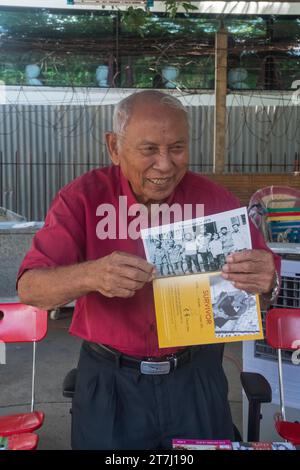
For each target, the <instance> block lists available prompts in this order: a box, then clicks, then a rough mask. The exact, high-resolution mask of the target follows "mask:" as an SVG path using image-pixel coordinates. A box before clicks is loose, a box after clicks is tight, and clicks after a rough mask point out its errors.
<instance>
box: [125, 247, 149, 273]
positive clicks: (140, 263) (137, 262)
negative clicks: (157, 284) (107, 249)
mask: <svg viewBox="0 0 300 470" xmlns="http://www.w3.org/2000/svg"><path fill="white" fill-rule="evenodd" d="M117 255H118V257H117V258H116V261H117V262H118V263H119V264H122V265H125V266H131V267H133V268H137V269H140V270H141V271H144V272H145V273H149V274H151V273H152V271H153V269H154V265H153V264H150V263H148V262H147V261H146V260H145V259H143V258H141V257H140V256H135V255H131V254H130V253H123V252H118V253H117Z"/></svg>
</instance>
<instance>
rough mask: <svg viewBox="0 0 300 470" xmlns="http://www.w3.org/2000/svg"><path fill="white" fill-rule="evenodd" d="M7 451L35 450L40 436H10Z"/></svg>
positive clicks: (25, 434)
mask: <svg viewBox="0 0 300 470" xmlns="http://www.w3.org/2000/svg"><path fill="white" fill-rule="evenodd" d="M7 440H8V449H7V450H35V449H36V448H37V445H38V442H39V436H38V435H37V434H34V433H24V434H14V435H12V436H8V438H7Z"/></svg>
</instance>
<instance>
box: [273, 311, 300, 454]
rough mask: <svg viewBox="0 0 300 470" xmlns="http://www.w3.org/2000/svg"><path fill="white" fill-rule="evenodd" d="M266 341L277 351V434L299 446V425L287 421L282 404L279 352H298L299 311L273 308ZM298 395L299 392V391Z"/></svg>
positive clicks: (282, 380)
mask: <svg viewBox="0 0 300 470" xmlns="http://www.w3.org/2000/svg"><path fill="white" fill-rule="evenodd" d="M266 341H267V343H268V344H269V345H270V346H272V347H273V348H275V349H276V350H277V354H278V379H279V394H280V413H278V414H276V415H275V427H276V430H277V432H278V434H279V435H280V436H281V437H282V438H283V439H285V440H287V441H289V442H292V444H294V445H300V423H298V422H292V421H287V419H286V413H285V404H284V377H283V373H282V358H281V350H282V349H290V350H294V351H295V350H297V349H299V350H300V309H292V308H273V309H271V310H269V311H268V314H267V317H266ZM299 393H300V390H299Z"/></svg>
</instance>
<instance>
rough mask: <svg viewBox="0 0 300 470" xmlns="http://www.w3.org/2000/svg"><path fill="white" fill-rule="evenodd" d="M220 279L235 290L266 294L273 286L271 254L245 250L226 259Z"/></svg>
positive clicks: (264, 251) (273, 271) (273, 268)
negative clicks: (226, 281)
mask: <svg viewBox="0 0 300 470" xmlns="http://www.w3.org/2000/svg"><path fill="white" fill-rule="evenodd" d="M222 277H223V278H224V279H227V280H228V281H231V282H232V284H233V285H234V286H235V287H236V288H237V289H242V290H244V291H246V292H249V293H253V294H254V293H255V294H266V293H269V292H270V291H271V290H272V288H273V285H274V278H275V264H274V259H273V256H272V253H270V252H269V251H266V250H245V251H240V252H238V253H232V254H230V255H229V256H227V258H226V264H224V266H223V269H222Z"/></svg>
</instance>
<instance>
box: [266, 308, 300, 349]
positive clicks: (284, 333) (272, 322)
mask: <svg viewBox="0 0 300 470" xmlns="http://www.w3.org/2000/svg"><path fill="white" fill-rule="evenodd" d="M266 340H267V343H268V344H269V345H270V346H272V347H273V348H276V349H298V348H300V308H299V309H296V308H295V309H294V308H273V309H271V310H269V311H268V313H267V315H266Z"/></svg>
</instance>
